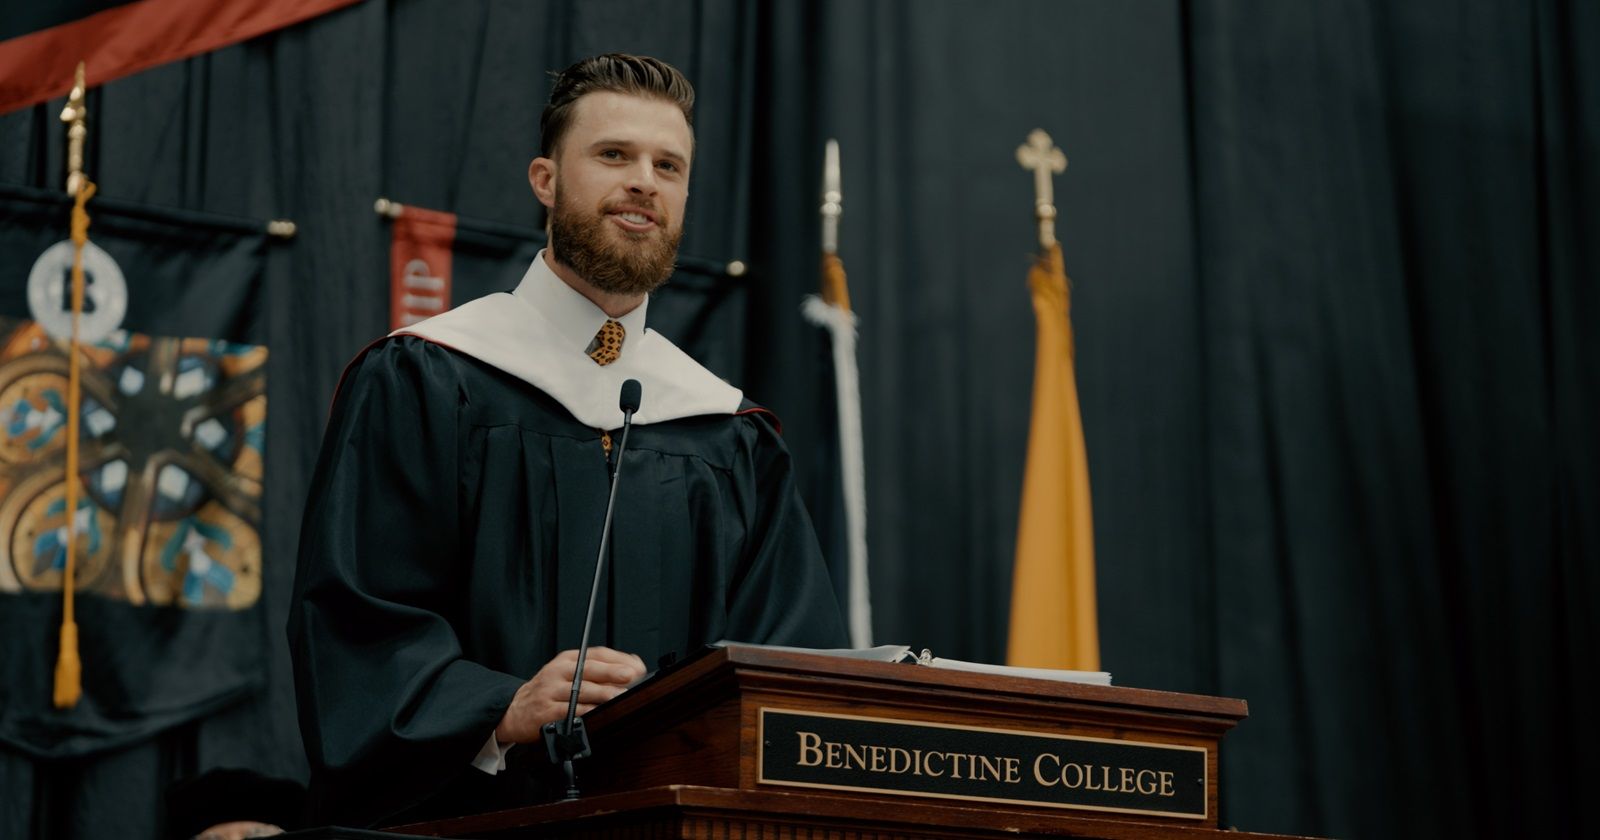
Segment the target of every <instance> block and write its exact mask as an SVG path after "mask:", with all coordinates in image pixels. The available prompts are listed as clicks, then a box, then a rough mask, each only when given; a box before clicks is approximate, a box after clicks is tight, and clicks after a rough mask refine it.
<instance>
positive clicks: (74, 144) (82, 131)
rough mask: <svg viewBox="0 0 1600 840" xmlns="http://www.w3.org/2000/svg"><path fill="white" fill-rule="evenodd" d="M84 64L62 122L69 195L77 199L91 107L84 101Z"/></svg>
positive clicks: (70, 94)
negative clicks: (65, 145)
mask: <svg viewBox="0 0 1600 840" xmlns="http://www.w3.org/2000/svg"><path fill="white" fill-rule="evenodd" d="M84 92H85V88H84V83H83V62H81V61H80V62H78V71H77V73H76V74H74V76H73V82H72V92H71V93H69V94H67V107H65V108H62V109H61V121H62V122H64V123H66V124H67V125H68V126H70V128H68V129H67V195H70V196H74V197H76V196H77V195H78V190H80V189H82V188H83V183H84V180H85V177H84V174H83V141H84V140H85V139H86V138H88V136H89V126H88V125H87V124H86V121H87V119H88V117H89V106H88V105H87V104H86V103H85V101H84V99H85V96H84Z"/></svg>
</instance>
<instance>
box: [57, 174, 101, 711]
mask: <svg viewBox="0 0 1600 840" xmlns="http://www.w3.org/2000/svg"><path fill="white" fill-rule="evenodd" d="M93 195H94V184H93V183H91V182H90V181H89V179H87V178H84V179H82V180H81V181H79V187H78V195H77V201H76V202H74V204H73V206H72V244H73V246H74V247H73V249H72V341H71V342H70V344H69V345H68V348H67V352H68V363H67V563H66V569H65V570H64V571H63V573H62V576H61V652H60V654H59V655H58V656H57V658H56V685H55V705H56V708H58V709H70V708H72V707H73V706H76V705H78V698H79V697H80V696H82V695H83V663H82V661H81V660H79V658H78V622H77V620H76V617H75V611H74V609H73V607H74V593H75V589H76V585H77V581H76V573H77V565H78V415H79V414H81V413H82V403H83V387H82V382H81V381H80V378H79V377H80V375H79V371H78V363H79V359H78V357H79V355H80V353H79V348H78V318H79V316H81V315H82V314H83V247H84V245H86V244H88V242H89V213H88V211H87V210H85V209H84V205H85V204H87V203H88V202H89V198H90V196H93Z"/></svg>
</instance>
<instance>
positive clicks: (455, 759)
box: [289, 55, 845, 824]
mask: <svg viewBox="0 0 1600 840" xmlns="http://www.w3.org/2000/svg"><path fill="white" fill-rule="evenodd" d="M693 103H694V92H693V89H692V88H691V87H690V85H689V83H688V81H687V80H686V79H684V78H683V76H682V75H681V74H680V73H679V72H678V71H677V70H676V69H674V68H672V67H671V66H670V65H667V64H665V63H663V62H661V61H658V60H655V59H651V58H643V57H636V56H626V55H605V56H599V57H596V58H592V59H587V60H585V61H581V62H579V63H577V64H575V65H573V66H572V67H570V68H568V69H567V70H566V71H565V72H563V73H562V74H561V76H560V77H559V78H558V79H557V81H556V84H555V88H554V90H553V91H552V93H551V97H550V103H549V105H548V106H547V107H546V108H545V111H544V115H543V118H542V120H541V133H542V138H541V144H542V145H541V155H540V157H538V158H537V159H535V160H534V161H533V163H532V165H531V166H530V167H529V171H528V175H529V181H530V182H531V184H532V186H533V191H534V194H535V195H536V196H537V197H538V199H539V201H540V202H541V203H542V204H544V205H545V206H546V207H547V208H549V210H550V223H549V228H548V229H549V232H550V240H549V247H548V248H547V249H546V250H544V251H543V252H541V253H540V255H539V256H538V257H537V258H536V259H535V260H534V263H533V265H532V266H531V267H530V268H529V269H528V272H527V274H526V275H525V276H524V278H523V281H522V283H521V284H520V285H519V286H518V287H517V289H516V290H515V292H513V293H511V294H497V295H490V296H488V297H486V298H481V299H479V300H477V301H473V302H470V303H467V304H464V305H463V306H461V307H458V308H457V309H455V310H453V311H452V312H449V313H446V314H444V315H441V316H439V317H437V318H434V319H431V320H429V321H425V322H423V323H421V324H418V325H416V326H415V327H412V328H409V329H406V330H402V331H401V332H400V333H397V334H396V335H393V336H391V337H389V338H388V339H386V340H384V341H382V342H379V343H377V344H375V345H373V346H372V347H370V348H368V349H367V350H366V351H365V352H364V353H363V354H362V355H361V356H359V357H358V358H357V359H356V360H355V361H354V362H352V363H351V365H350V368H349V369H348V371H347V373H346V376H345V379H344V382H343V383H342V384H341V386H340V389H339V395H338V397H337V399H336V401H335V406H334V410H333V415H332V418H331V419H330V422H329V426H328V431H327V437H326V439H325V441H324V445H323V450H322V455H321V457H320V459H319V461H318V465H317V474H316V476H315V478H314V479H313V482H312V488H313V489H312V492H311V496H310V498H309V500H308V502H307V507H306V518H305V524H304V527H303V529H302V540H301V547H300V563H299V567H298V572H297V574H296V578H295V598H294V604H293V607H292V610H291V615H290V623H289V638H290V645H291V650H292V653H293V656H294V662H295V681H296V693H297V696H298V699H299V704H300V722H301V729H302V732H303V734H304V737H305V741H306V749H307V753H308V757H309V759H310V762H311V767H312V785H311V797H312V800H313V808H314V814H315V816H316V818H317V819H319V820H320V821H325V822H340V823H358V824H368V823H383V824H396V823H397V822H403V821H406V820H409V819H416V818H422V817H431V816H439V815H443V814H446V813H452V812H454V813H461V812H468V811H477V810H487V809H490V808H496V807H507V806H511V805H515V804H522V803H525V802H527V801H529V799H531V798H533V797H536V796H537V795H538V790H537V784H536V783H535V781H534V777H533V775H531V774H530V773H529V772H525V771H524V772H519V769H518V767H516V766H515V765H516V764H517V763H518V762H521V763H522V764H525V765H528V766H530V767H531V766H532V765H534V764H535V763H536V762H535V760H536V759H537V758H538V757H539V756H540V755H541V754H542V753H543V748H542V747H541V746H535V747H523V748H521V749H520V750H519V749H513V748H514V747H515V745H518V744H527V743H530V742H532V741H535V740H537V739H538V737H539V727H540V726H541V725H542V724H544V723H546V722H548V721H551V720H555V719H557V718H560V717H562V716H563V715H564V713H565V711H566V702H567V696H568V693H569V691H570V681H571V679H572V675H573V663H574V660H575V655H574V652H573V650H572V649H573V648H575V647H576V646H577V644H578V641H579V636H580V633H581V630H582V622H583V614H584V611H585V609H586V607H587V600H588V593H589V589H590V581H591V576H592V574H593V569H594V566H593V564H594V559H595V556H596V553H597V552H598V549H599V542H600V530H601V524H602V520H603V517H604V511H605V506H606V499H607V492H608V486H609V484H608V482H609V476H610V475H611V470H612V469H613V466H614V465H613V457H614V443H613V433H614V432H615V431H616V430H617V429H618V428H619V427H620V426H621V425H622V414H621V412H620V411H619V410H618V407H617V399H618V392H619V389H620V386H621V384H622V382H623V381H625V380H627V379H637V380H639V381H640V382H641V383H642V385H643V403H642V406H641V408H640V409H639V411H638V413H637V414H636V415H635V418H634V427H633V430H632V432H631V434H630V437H629V440H628V448H627V453H626V456H625V460H626V461H627V463H626V465H625V469H623V470H622V473H621V475H622V478H621V484H620V487H619V490H618V494H617V495H618V502H617V512H616V517H615V521H614V527H613V536H612V551H611V557H610V559H609V560H608V563H607V570H606V572H607V574H606V580H605V582H604V584H603V588H602V590H601V592H602V597H601V598H600V608H599V614H598V615H597V618H596V623H595V627H594V631H593V638H594V639H595V640H597V643H598V644H600V645H602V647H600V648H596V649H594V650H592V651H591V653H590V659H589V663H588V668H587V670H586V672H585V678H584V682H583V686H582V692H581V696H580V701H581V703H582V705H581V706H580V710H587V709H590V708H592V707H593V706H594V705H596V704H598V703H601V702H604V701H605V700H607V699H610V698H611V697H614V696H615V695H617V694H618V693H620V692H621V691H623V690H624V688H625V687H626V686H627V685H629V684H630V683H631V682H632V681H634V680H636V679H637V678H638V677H640V676H641V675H642V674H643V673H644V671H645V667H646V663H649V664H651V665H654V664H655V663H656V662H657V661H658V660H659V659H660V658H662V657H664V656H671V655H683V654H686V653H688V652H690V651H692V650H694V649H696V648H698V647H700V646H702V645H704V644H705V643H708V642H712V641H716V640H718V639H723V638H727V639H734V640H741V641H751V642H765V643H778V644H792V645H805V646H814V647H837V646H842V645H843V644H844V643H845V633H844V629H843V624H842V622H841V620H840V618H839V613H838V608H837V605H836V603H835V602H834V600H833V595H832V589H831V586H830V584H829V581H828V578H827V573H826V571H825V570H824V567H823V564H822V561H821V557H820V552H819V550H818V548H817V545H816V538H815V536H814V535H813V533H812V531H811V526H810V523H809V520H808V519H807V517H806V513H805V511H804V508H803V507H802V505H801V504H800V502H799V499H798V496H797V495H796V492H795V488H794V486H793V483H792V476H791V471H790V465H789V456H788V453H787V451H786V450H785V449H784V446H783V444H782V442H781V440H780V439H779V438H778V436H777V433H776V428H775V423H774V422H773V420H772V418H771V416H770V415H769V414H767V413H766V412H764V411H763V410H761V409H759V408H756V407H754V406H752V405H751V404H749V403H748V402H745V401H744V399H743V396H742V394H740V392H739V391H738V390H737V389H734V388H732V387H730V386H728V385H727V384H725V383H723V382H722V381H721V380H720V379H718V378H717V377H716V376H714V375H712V374H711V373H710V372H708V371H706V370H705V369H704V368H702V367H700V366H699V365H698V364H696V363H695V362H694V361H693V360H692V359H690V358H689V357H688V356H687V355H685V354H684V353H682V352H681V351H679V350H678V349H677V348H676V347H674V346H673V345H672V344H671V343H670V342H668V341H667V340H666V339H665V338H663V337H661V336H660V335H659V334H656V333H654V332H651V331H649V330H647V329H645V314H646V309H647V306H648V295H649V293H650V291H651V290H653V289H655V288H656V287H657V286H659V285H660V284H661V283H662V282H664V281H665V280H666V278H667V277H668V276H669V275H670V274H671V272H672V266H673V261H674V259H675V257H676V253H677V245H678V241H679V239H680V237H681V236H682V232H683V210H684V204H685V200H686V198H687V196H688V185H689V173H690V168H691V165H692V161H693V157H694V137H693V134H692V132H691V127H690V126H691V120H692V118H693ZM558 652H559V653H558ZM508 750H509V751H510V757H511V758H512V766H511V767H510V769H509V770H507V765H506V763H505V759H506V752H507V751H508ZM419 803H420V806H419ZM413 806H415V807H413ZM408 807H409V808H410V809H409V810H407V811H406V812H405V813H404V814H401V813H400V812H401V811H402V810H403V809H406V808H408Z"/></svg>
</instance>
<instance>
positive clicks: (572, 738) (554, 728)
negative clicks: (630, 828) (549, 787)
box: [543, 379, 643, 799]
mask: <svg viewBox="0 0 1600 840" xmlns="http://www.w3.org/2000/svg"><path fill="white" fill-rule="evenodd" d="M642 391H643V388H642V386H640V385H639V380H637V379H629V380H627V381H626V382H623V383H622V393H621V394H620V395H619V396H618V398H617V407H618V408H620V409H621V410H622V437H621V439H620V440H619V441H618V442H617V461H616V465H615V466H614V467H613V468H612V470H611V495H610V497H609V498H608V499H607V500H606V519H605V524H603V525H602V526H601V527H600V551H599V556H597V557H596V558H595V561H594V582H593V583H592V584H590V586H589V609H588V610H587V611H586V612H584V615H583V637H582V640H581V641H580V642H579V643H578V664H577V667H576V668H574V669H573V672H572V695H571V696H570V697H569V698H568V699H567V716H566V718H565V719H564V720H562V721H560V722H556V721H551V722H550V723H547V724H545V725H544V728H543V733H544V741H545V748H546V750H547V751H548V752H549V754H550V760H551V761H552V762H554V763H556V764H559V765H561V770H562V772H563V773H564V774H565V775H566V777H567V794H566V798H567V799H577V798H578V777H577V773H576V771H575V770H574V769H573V767H572V763H573V762H574V761H576V760H578V759H580V758H588V757H589V754H590V752H591V750H590V748H589V732H588V730H587V729H586V728H585V727H584V725H583V720H582V719H581V718H579V717H578V691H579V689H580V688H581V687H582V686H583V666H584V664H585V663H586V662H587V661H588V658H589V630H590V628H591V626H592V625H593V624H594V608H595V603H596V602H597V601H598V600H599V597H600V576H601V572H602V571H603V570H604V568H605V562H606V551H607V549H608V548H610V546H611V517H612V514H613V513H614V512H615V511H616V507H617V484H618V480H619V479H620V478H621V476H622V455H623V453H624V452H626V451H627V449H628V430H629V429H631V428H633V415H634V413H635V412H637V411H638V410H639V402H640V399H641V397H642Z"/></svg>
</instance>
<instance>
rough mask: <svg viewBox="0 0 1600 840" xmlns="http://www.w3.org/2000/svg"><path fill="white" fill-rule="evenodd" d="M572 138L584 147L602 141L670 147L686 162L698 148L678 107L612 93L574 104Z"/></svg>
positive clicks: (589, 96)
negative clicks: (623, 141) (624, 141)
mask: <svg viewBox="0 0 1600 840" xmlns="http://www.w3.org/2000/svg"><path fill="white" fill-rule="evenodd" d="M572 134H573V135H574V136H573V137H572V139H574V140H577V141H578V143H579V144H581V145H587V144H589V143H593V142H596V141H598V140H601V139H607V140H626V141H630V142H646V143H650V144H656V145H659V144H666V145H668V146H671V147H672V148H671V149H670V151H673V152H675V153H677V154H678V155H680V156H682V157H685V158H687V157H688V156H689V154H690V152H691V151H692V149H693V148H694V133H693V132H692V131H690V130H689V122H688V120H686V119H684V117H683V111H682V110H680V109H679V108H678V105H677V103H675V102H673V101H672V100H670V99H664V98H661V97H656V96H638V95H635V94H631V93H617V92H615V91H609V90H606V91H596V92H594V93H589V94H585V95H583V96H581V97H579V98H578V100H577V101H576V102H574V103H573V120H572Z"/></svg>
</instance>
